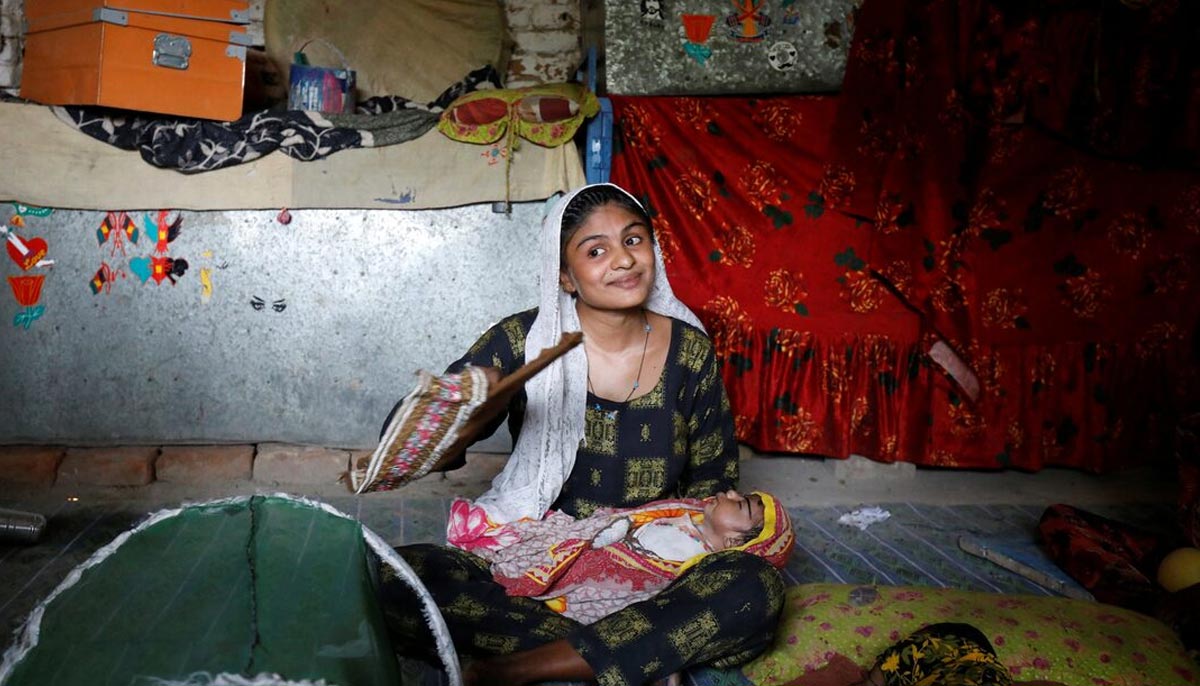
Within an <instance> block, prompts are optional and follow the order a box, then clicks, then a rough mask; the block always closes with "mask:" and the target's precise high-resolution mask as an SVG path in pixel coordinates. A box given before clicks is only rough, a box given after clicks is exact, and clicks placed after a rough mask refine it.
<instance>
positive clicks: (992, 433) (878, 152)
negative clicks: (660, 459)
mask: <svg viewBox="0 0 1200 686" xmlns="http://www.w3.org/2000/svg"><path fill="white" fill-rule="evenodd" d="M1167 4H1169V3H1167ZM1014 8H1015V9H1014ZM1035 8H1036V9H1037V12H1036V13H1035V12H1034V9H1035ZM1051 10H1054V11H1057V10H1055V8H1054V7H1053V4H1052V3H1045V4H1039V5H1034V4H1029V5H1024V4H1021V3H1014V4H1012V5H1011V6H1009V5H1006V6H1005V8H1004V11H1001V10H1000V9H997V7H996V6H994V5H993V4H991V3H989V2H963V3H950V2H911V3H881V2H877V1H873V0H868V2H867V3H865V4H864V6H863V9H862V12H861V13H860V16H859V23H858V26H857V28H856V33H855V43H854V46H853V47H852V50H851V57H850V63H849V68H848V71H847V77H846V84H845V91H844V92H843V93H842V94H841V95H839V96H836V97H784V98H759V99H747V98H705V99H699V98H628V97H627V98H614V99H613V100H614V112H615V118H616V124H617V128H618V133H619V136H620V141H619V144H618V145H617V150H616V154H615V155H614V167H613V178H614V180H615V181H616V182H617V183H621V184H622V185H625V186H626V187H628V188H630V189H632V190H633V191H634V192H635V193H641V194H644V196H645V199H646V200H647V202H648V204H649V206H650V207H651V208H652V209H653V211H654V212H656V213H657V217H656V226H657V228H658V230H659V231H660V240H661V241H662V243H663V247H664V252H665V253H666V254H667V256H668V257H669V259H670V261H669V263H668V270H669V271H670V273H671V278H672V282H673V283H674V284H675V285H676V289H677V291H678V292H679V293H680V295H681V297H682V298H683V299H684V300H685V301H686V302H688V304H689V305H691V306H692V307H693V308H694V309H696V310H697V311H698V312H699V313H700V315H701V318H702V319H704V321H705V322H706V324H707V325H708V326H709V329H710V333H711V334H712V335H713V336H714V339H715V340H716V342H717V345H718V349H719V352H720V353H721V355H722V358H723V360H724V361H725V380H726V384H727V386H728V388H729V389H730V395H731V398H732V400H733V404H734V410H735V415H736V417H737V422H738V427H737V430H738V436H739V438H740V439H741V440H743V441H745V442H747V443H749V444H750V445H752V446H754V447H756V448H758V449H760V450H764V451H786V452H811V453H819V454H823V455H830V456H841V457H844V456H846V455H848V454H851V453H856V454H862V455H866V456H868V457H871V458H874V459H878V460H884V461H891V460H904V461H910V462H915V463H918V464H925V465H939V466H955V467H1019V468H1024V469H1039V468H1041V467H1044V466H1048V465H1063V466H1071V467H1078V468H1083V469H1088V470H1093V471H1104V470H1109V469H1112V468H1115V467H1118V466H1121V465H1126V464H1132V463H1137V462H1140V461H1143V460H1145V459H1148V456H1150V455H1155V454H1158V455H1165V447H1166V446H1167V445H1168V443H1167V441H1169V439H1170V435H1171V432H1172V430H1173V428H1174V426H1175V424H1176V422H1177V421H1178V417H1179V416H1180V414H1181V413H1182V412H1186V411H1188V410H1189V409H1190V410H1191V411H1195V408H1197V407H1198V401H1200V398H1198V393H1197V385H1198V384H1197V348H1196V346H1197V322H1198V321H1200V305H1198V303H1200V297H1197V296H1200V290H1198V289H1197V286H1196V279H1197V277H1198V276H1200V274H1197V269H1200V264H1197V261H1198V260H1200V175H1198V174H1197V172H1196V171H1195V170H1193V169H1190V168H1188V167H1186V166H1184V167H1179V166H1176V167H1173V168H1166V167H1163V166H1162V165H1161V164H1159V165H1158V166H1154V167H1151V166H1149V165H1148V163H1149V162H1152V161H1158V162H1161V161H1162V160H1163V159H1166V156H1163V155H1158V156H1152V155H1149V154H1148V153H1149V152H1150V151H1151V150H1153V147H1152V146H1151V145H1150V143H1151V142H1153V141H1156V140H1157V141H1161V140H1164V138H1163V136H1157V137H1155V136H1148V135H1147V136H1142V137H1140V138H1139V137H1138V136H1136V135H1134V134H1133V133H1131V132H1130V131H1126V132H1124V133H1123V134H1121V135H1119V136H1116V135H1107V136H1099V137H1092V138H1086V136H1084V133H1085V132H1083V131H1081V130H1080V129H1078V128H1072V126H1076V124H1075V123H1077V122H1078V121H1082V120H1087V121H1101V120H1104V119H1103V117H1100V119H1097V117H1099V116H1100V115H1099V114H1096V116H1093V117H1091V118H1090V119H1088V118H1086V117H1084V118H1083V119H1081V118H1080V117H1082V115H1078V114H1077V113H1079V112H1084V111H1086V110H1087V108H1085V107H1083V106H1082V105H1080V104H1079V102H1078V100H1077V99H1076V100H1072V101H1071V102H1072V103H1074V104H1071V105H1070V106H1069V107H1068V106H1063V107H1062V108H1060V109H1059V110H1057V111H1064V112H1065V111H1069V112H1071V113H1073V114H1072V115H1071V117H1059V118H1058V119H1054V118H1053V117H1052V116H1051V115H1050V114H1048V113H1053V112H1055V111H1056V110H1055V109H1054V108H1052V107H1049V105H1048V104H1047V103H1051V102H1055V100H1054V98H1053V97H1052V96H1053V94H1054V93H1056V92H1057V91H1056V90H1055V88H1062V89H1065V92H1070V93H1077V92H1078V91H1079V88H1080V87H1079V85H1078V84H1075V85H1069V84H1068V85H1063V84H1064V83H1065V82H1064V79H1066V78H1067V77H1066V76H1062V75H1057V76H1056V75H1054V73H1055V71H1056V70H1057V71H1059V72H1062V73H1063V74H1073V73H1075V72H1073V71H1071V69H1069V68H1068V67H1069V66H1070V65H1071V64H1073V62H1071V61H1070V60H1068V59H1066V58H1062V59H1059V60H1058V61H1050V62H1047V61H1046V60H1044V59H1043V57H1044V56H1045V55H1047V54H1051V53H1052V52H1053V51H1052V50H1051V48H1054V49H1055V50H1060V51H1062V52H1063V53H1064V54H1075V52H1078V51H1074V52H1073V51H1072V50H1073V49H1068V46H1061V45H1057V44H1050V43H1047V39H1048V37H1058V38H1066V37H1067V35H1066V34H1064V33H1063V31H1062V29H1061V27H1062V26H1063V22H1064V21H1065V20H1064V19H1063V17H1066V18H1067V19H1071V18H1075V17H1076V15H1075V14H1072V13H1070V12H1068V13H1066V14H1055V13H1054V12H1052V11H1051ZM1145 16H1149V15H1145ZM1147 21H1148V20H1147ZM1052 29H1053V30H1052ZM1077 33H1078V32H1077ZM1080 35H1083V34H1080ZM1118 43H1119V44H1121V45H1125V46H1126V48H1125V49H1126V50H1127V51H1128V50H1129V49H1132V48H1129V47H1128V42H1127V41H1126V42H1123V43H1122V42H1118ZM1094 45H1095V44H1093V47H1094ZM1147 50H1149V48H1147ZM1151 52H1153V53H1154V54H1155V55H1157V56H1158V57H1156V58H1155V59H1158V60H1159V61H1160V62H1161V61H1162V60H1163V59H1165V58H1163V57H1162V54H1164V51H1163V50H1162V49H1161V48H1155V49H1154V50H1152V51H1151ZM1093 62H1094V60H1093ZM1102 62H1103V60H1101V63H1102ZM1155 63H1156V64H1157V63H1158V62H1155ZM1177 64H1182V65H1184V66H1186V65H1187V64H1188V63H1187V59H1186V58H1183V57H1181V58H1180V59H1179V60H1177ZM1046 65H1050V67H1053V68H1050V67H1047V66H1046ZM1174 73H1176V74H1179V73H1184V74H1187V73H1194V72H1189V71H1188V70H1187V69H1184V68H1183V67H1180V68H1179V69H1178V70H1177V71H1176V72H1174ZM1079 78H1082V77H1079ZM1100 81H1103V82H1105V83H1115V84H1117V85H1115V86H1112V89H1113V90H1114V92H1118V91H1120V90H1121V88H1120V87H1119V86H1120V84H1121V83H1126V82H1127V81H1121V80H1120V79H1115V80H1113V79H1109V80H1108V81H1104V80H1103V79H1101V80H1100ZM1096 82H1099V81H1096V79H1093V80H1092V81H1088V83H1096ZM1192 83H1193V84H1200V81H1198V80H1193V81H1192ZM1152 90H1153V89H1152ZM1154 92H1158V91H1154ZM1173 92H1174V91H1173ZM1189 97H1190V96H1188V97H1184V96H1182V95H1178V94H1176V95H1174V96H1172V98H1165V99H1164V98H1160V99H1159V100H1156V101H1154V102H1155V103H1158V104H1160V105H1161V104H1162V103H1164V102H1168V101H1169V102H1175V103H1178V102H1184V103H1187V102H1193V103H1194V102H1195V100H1190V99H1189ZM1057 102H1060V103H1061V102H1063V100H1062V98H1059V99H1058V100H1057ZM1145 109H1146V112H1148V113H1149V112H1154V111H1157V110H1155V109H1154V108H1153V107H1147V108H1145ZM1097 112H1099V110H1097ZM1146 118H1149V119H1148V120H1153V121H1155V122H1159V124H1161V125H1162V126H1164V127H1166V128H1167V129H1169V135H1168V134H1164V135H1165V136H1166V138H1167V139H1170V140H1174V141H1182V142H1183V143H1186V142H1187V141H1188V140H1194V139H1189V138H1188V136H1189V135H1191V134H1189V133H1188V132H1189V130H1190V129H1189V128H1188V125H1186V122H1185V121H1184V120H1180V119H1178V118H1176V117H1174V116H1173V115H1167V114H1164V113H1162V112H1159V114H1158V115H1154V116H1151V114H1146ZM1104 121H1108V120H1104ZM1191 121H1194V120H1191ZM1055 122H1057V123H1058V125H1059V126H1060V128H1059V129H1058V130H1055V129H1054V126H1052V124H1054V123H1055ZM1172 122H1174V123H1172ZM1091 130H1093V131H1095V130H1099V129H1095V128H1093V129H1091ZM1110 130H1111V129H1110ZM1085 138H1086V140H1085ZM1105 141H1125V143H1123V144H1122V145H1121V146H1117V147H1116V148H1113V147H1110V148H1108V149H1107V150H1102V149H1101V148H1100V147H1099V146H1100V144H1101V143H1104V142H1105ZM1133 141H1141V142H1140V143H1136V144H1135V143H1132V142H1133ZM1118 148H1119V149H1118ZM1178 150H1179V151H1182V152H1181V154H1180V155H1175V157H1174V159H1181V158H1182V157H1186V155H1187V154H1191V153H1189V152H1188V149H1187V148H1186V146H1184V147H1181V148H1178ZM1191 150H1192V152H1194V151H1195V148H1194V147H1193V148H1192V149H1191ZM1119 151H1124V152H1128V153H1130V154H1131V155H1133V156H1132V157H1124V158H1121V159H1113V158H1112V157H1111V156H1109V157H1105V156H1101V155H1100V154H1098V153H1099V152H1107V153H1115V152H1119ZM1181 156H1182V157H1181ZM875 277H878V278H875ZM885 284H886V285H885ZM896 296H899V297H896ZM938 338H941V339H944V340H945V341H947V342H948V343H949V344H950V345H951V347H953V348H954V349H955V350H956V351H957V352H958V353H959V354H960V355H961V356H962V357H963V358H964V359H965V360H966V362H967V363H968V365H969V366H970V367H971V368H972V369H973V370H974V372H975V373H976V375H977V376H978V377H979V381H980V384H981V393H980V395H979V396H978V398H976V399H974V400H973V401H972V400H971V399H969V398H967V397H965V396H964V394H963V393H962V392H961V391H960V389H959V388H958V387H957V386H955V385H954V384H952V383H951V382H950V381H949V380H948V379H947V378H946V377H945V376H943V375H942V374H941V373H939V371H938V370H937V368H936V367H932V366H931V365H930V363H929V361H928V358H927V357H926V355H925V353H926V351H928V349H929V345H930V344H931V342H932V341H934V340H936V339H938Z"/></svg>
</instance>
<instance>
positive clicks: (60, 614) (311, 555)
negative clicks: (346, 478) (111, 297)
mask: <svg viewBox="0 0 1200 686" xmlns="http://www.w3.org/2000/svg"><path fill="white" fill-rule="evenodd" d="M369 550H374V551H375V552H376V554H377V555H378V556H379V558H380V560H381V563H382V564H384V565H389V566H391V567H392V568H393V569H395V571H396V573H397V575H398V576H399V577H400V578H402V579H405V580H406V581H408V583H409V584H410V585H411V586H413V588H414V590H416V592H417V595H418V596H420V597H421V598H422V600H423V601H424V602H425V613H424V614H425V620H426V623H427V624H428V625H429V627H430V631H431V632H432V633H433V634H434V636H435V639H436V642H437V645H438V648H439V651H438V652H439V655H440V656H441V658H442V661H443V665H444V667H445V669H446V672H447V675H448V677H449V679H450V684H451V686H458V684H459V683H460V679H459V669H458V661H457V657H456V656H455V653H454V649H453V646H452V644H451V642H450V638H449V633H448V632H447V630H446V626H445V623H444V622H443V621H442V617H441V614H440V613H439V612H438V610H437V607H436V606H434V605H433V602H432V599H431V598H430V597H429V595H428V592H427V591H426V590H425V588H424V586H423V585H422V584H421V583H420V581H419V580H418V579H417V577H416V575H415V574H413V573H412V570H411V569H410V568H409V567H408V565H407V564H406V563H404V561H403V560H401V559H400V558H399V557H398V556H397V555H396V554H395V551H393V550H392V549H391V548H390V547H389V546H387V545H386V544H385V543H383V541H382V540H381V539H380V538H379V537H378V536H377V535H375V534H374V533H372V532H371V531H370V530H369V529H366V528H365V527H363V526H362V525H361V524H360V523H359V522H358V521H356V520H354V519H352V518H350V517H349V516H347V515H345V514H342V513H340V512H338V511H337V510H335V509H333V508H331V507H329V506H327V505H324V504H322V503H317V502H314V501H309V500H305V499H301V498H294V497H290V496H283V495H273V496H250V497H242V498H231V499H226V500H219V501H213V502H208V503H203V504H197V505H189V506H185V507H182V508H179V509H175V510H165V511H162V512H159V513H156V514H154V515H151V516H150V517H149V518H148V519H147V520H145V521H144V522H143V523H142V524H140V525H138V526H137V527H135V528H134V529H132V530H130V531H128V532H125V533H123V534H121V535H120V536H118V537H117V538H116V539H115V540H114V541H113V542H112V543H111V544H109V545H108V546H105V547H104V548H102V549H101V550H100V551H98V552H97V553H96V554H95V555H93V556H92V557H91V558H90V559H89V560H88V561H87V562H85V563H84V564H82V565H80V566H79V567H78V568H76V569H75V570H74V571H72V572H71V574H70V575H68V577H67V578H66V580H64V581H63V583H62V584H60V585H59V587H58V588H57V589H55V591H54V592H53V593H51V595H50V597H49V598H47V599H46V600H45V601H43V602H42V603H41V604H40V605H39V606H38V607H37V608H36V609H35V610H34V611H33V612H32V613H31V614H30V616H29V618H28V619H27V620H26V622H25V624H24V626H23V627H22V628H21V629H20V630H19V632H18V635H17V637H16V642H15V643H14V645H13V646H12V647H10V648H9V650H8V651H7V652H6V653H5V655H4V660H3V662H2V663H0V684H3V686H60V685H61V686H74V685H75V684H79V685H80V686H83V685H86V686H95V685H97V684H113V685H121V686H124V685H126V684H128V685H130V686H142V685H145V686H168V685H173V684H188V685H191V684H230V685H243V684H252V685H254V686H267V685H269V686H282V685H301V684H304V685H310V686H358V685H363V686H368V685H369V686H375V685H377V684H378V685H382V684H399V683H400V674H399V668H398V667H397V661H396V658H395V655H394V653H393V650H392V646H391V643H390V641H389V640H388V637H387V631H386V628H385V626H384V621H383V615H382V612H381V610H380V609H379V606H378V603H377V601H376V596H375V590H374V583H373V581H372V573H373V570H372V565H371V564H370V563H369V555H368V551H369Z"/></svg>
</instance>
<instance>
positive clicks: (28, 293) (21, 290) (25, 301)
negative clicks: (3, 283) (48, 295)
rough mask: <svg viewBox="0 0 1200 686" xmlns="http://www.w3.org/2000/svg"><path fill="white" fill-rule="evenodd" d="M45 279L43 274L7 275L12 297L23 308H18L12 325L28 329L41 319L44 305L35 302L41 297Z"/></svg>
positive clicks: (44, 309)
mask: <svg viewBox="0 0 1200 686" xmlns="http://www.w3.org/2000/svg"><path fill="white" fill-rule="evenodd" d="M45 280H46V275H45V274H33V275H27V276H10V277H8V285H9V286H10V287H11V288H12V292H13V297H15V298H16V299H17V304H18V305H20V306H21V307H23V308H24V309H22V310H18V311H17V314H16V316H14V317H13V326H15V327H19V328H23V329H26V330H28V329H29V327H30V326H32V325H33V323H34V322H35V321H37V320H38V319H41V317H42V314H43V313H44V312H45V311H46V306H45V305H39V304H37V302H38V300H39V299H41V297H42V284H43V283H44V282H45Z"/></svg>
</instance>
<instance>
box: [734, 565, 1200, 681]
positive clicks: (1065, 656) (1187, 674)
mask: <svg viewBox="0 0 1200 686" xmlns="http://www.w3.org/2000/svg"><path fill="white" fill-rule="evenodd" d="M936 622H966V623H968V624H972V625H974V626H975V627H978V628H979V629H980V630H981V631H982V632H983V633H984V634H985V635H986V636H987V637H988V639H989V640H991V642H992V645H993V646H994V647H995V649H996V653H997V654H998V655H999V657H1000V660H1001V662H1003V663H1004V665H1005V666H1006V667H1008V669H1009V671H1010V672H1011V673H1012V675H1013V678H1014V679H1018V680H1023V681H1032V680H1045V681H1058V682H1061V683H1063V684H1066V685H1067V686H1184V685H1186V684H1196V683H1200V682H1198V681H1197V677H1198V669H1197V666H1196V664H1195V663H1194V662H1192V661H1191V659H1190V658H1189V657H1188V655H1187V653H1186V652H1185V651H1184V649H1183V646H1182V645H1181V644H1180V643H1179V640H1178V638H1176V636H1175V634H1173V633H1172V632H1171V630H1170V629H1168V628H1167V627H1166V626H1165V625H1164V624H1162V623H1161V622H1158V621H1157V620H1155V619H1152V618H1150V617H1147V616H1145V615H1141V614H1138V613H1135V612H1131V611H1129V610H1124V609H1121V608H1118V607H1113V606H1111V605H1103V604H1100V603H1092V602H1086V601H1080V600H1069V599H1066V598H1048V597H1043V596H1020V595H999V594H994V593H979V592H973V591H958V590H952V589H940V588H924V587H916V586H852V585H846V584H805V585H801V586H797V587H794V588H791V589H789V590H788V595H787V600H786V602H785V605H784V611H783V617H782V618H781V619H780V623H779V629H778V631H777V632H776V636H775V645H774V646H773V647H772V648H771V649H770V650H768V651H767V652H766V653H765V654H763V655H762V656H760V657H759V658H758V659H756V660H754V661H753V662H751V663H749V664H747V665H745V666H744V667H743V668H742V671H743V673H744V674H745V675H746V677H747V678H749V679H750V681H752V682H753V683H755V684H756V685H758V686H776V685H777V684H783V683H786V682H789V681H792V680H793V679H796V678H797V677H799V676H801V675H803V674H806V673H808V672H811V671H814V670H817V669H820V668H822V667H824V666H825V665H827V664H829V662H830V661H831V660H833V659H834V658H835V657H837V656H838V655H841V656H844V657H846V658H849V659H850V660H851V661H853V662H854V663H855V664H858V665H859V666H862V667H868V666H870V665H871V663H872V662H874V659H875V656H876V655H878V654H879V653H880V652H881V651H882V650H883V649H884V648H886V647H888V646H889V645H891V644H892V643H894V642H895V641H897V640H899V639H901V638H903V637H904V636H906V635H907V634H909V633H911V632H913V631H915V630H917V629H919V628H921V627H923V626H925V625H927V624H933V623H936Z"/></svg>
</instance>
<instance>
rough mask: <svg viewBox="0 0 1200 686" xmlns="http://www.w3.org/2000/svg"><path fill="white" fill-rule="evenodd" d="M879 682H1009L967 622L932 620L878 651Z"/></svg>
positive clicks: (996, 685) (943, 685) (911, 685)
mask: <svg viewBox="0 0 1200 686" xmlns="http://www.w3.org/2000/svg"><path fill="white" fill-rule="evenodd" d="M872 672H873V673H874V672H878V676H880V677H882V680H877V681H876V682H875V683H878V684H879V685H880V686H917V685H922V686H934V685H936V686H1011V684H1012V677H1011V676H1010V675H1009V673H1008V669H1007V668H1006V667H1005V666H1004V665H1003V664H1002V663H1001V662H1000V660H999V659H997V657H996V651H995V649H993V648H992V644H991V643H990V642H989V641H988V640H987V637H985V636H984V635H983V634H982V633H981V632H980V631H979V630H978V629H976V628H975V627H973V626H971V625H970V624H959V623H951V622H947V623H943V624H932V625H930V626H927V627H925V628H924V629H920V630H918V631H915V632H913V633H912V634H910V635H909V636H908V637H907V638H904V639H901V640H900V641H897V642H896V643H895V644H893V645H891V646H890V647H888V649H887V650H884V651H883V652H882V653H880V655H879V657H878V658H877V659H876V660H875V666H874V668H873V670H872Z"/></svg>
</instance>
